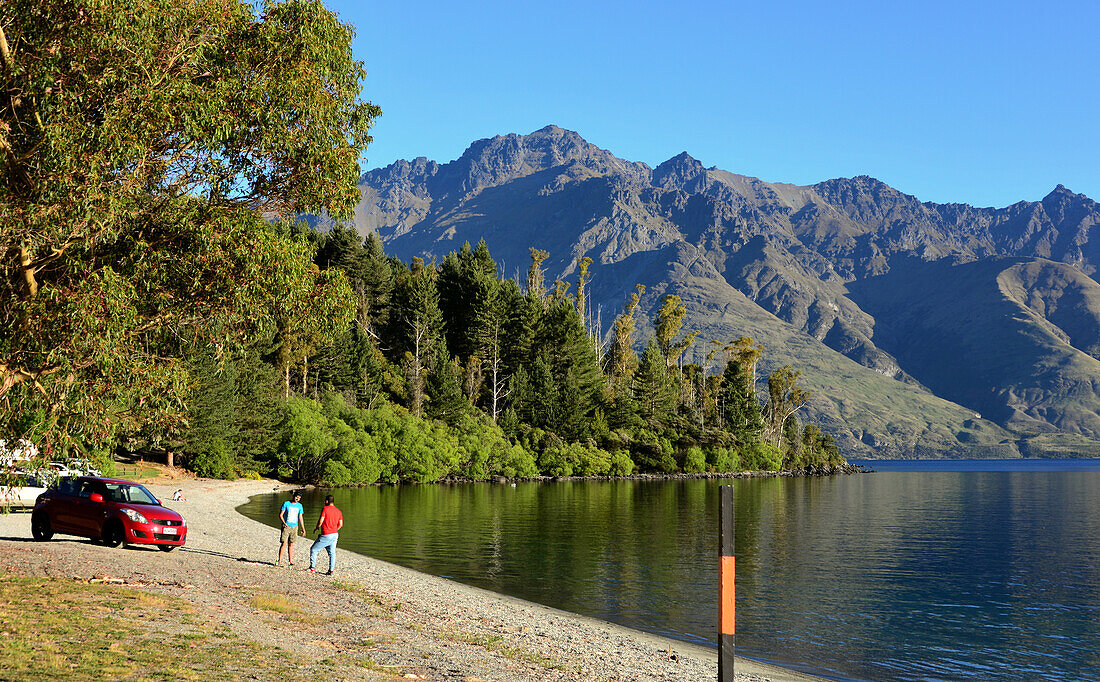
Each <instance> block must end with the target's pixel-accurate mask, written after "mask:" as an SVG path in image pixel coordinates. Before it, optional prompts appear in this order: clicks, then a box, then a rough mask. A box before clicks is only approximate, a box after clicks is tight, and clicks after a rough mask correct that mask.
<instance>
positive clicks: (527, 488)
mask: <svg viewBox="0 0 1100 682" xmlns="http://www.w3.org/2000/svg"><path fill="white" fill-rule="evenodd" d="M724 483H731V484H732V485H734V486H735V491H736V492H735V494H736V509H737V520H736V545H737V581H738V585H737V595H738V614H737V642H738V647H739V649H740V650H741V651H742V652H745V653H748V654H750V655H754V656H755V657H757V658H762V659H765V660H772V661H776V662H780V663H783V664H786V665H790V666H793V667H797V668H801V669H804V670H809V671H813V672H816V673H818V674H827V675H830V676H834V677H837V678H862V679H874V680H887V679H892V680H925V679H967V678H969V679H1004V680H1009V679H1019V678H1021V677H1030V678H1033V679H1050V680H1070V679H1100V660H1098V658H1097V654H1096V653H1095V652H1094V651H1093V650H1092V648H1093V645H1094V644H1095V642H1096V641H1098V635H1100V628H1098V626H1097V616H1098V615H1100V613H1098V610H1100V593H1098V592H1100V588H1098V585H1100V505H1098V504H1097V503H1098V502H1100V473H1098V472H1073V473H1067V472H1011V471H1000V472H885V473H877V474H872V475H863V476H849V477H836V478H828V479H762V480H737V481H725V482H724ZM718 485H719V482H715V481H668V482H636V481H610V482H583V483H582V482H561V483H550V484H534V483H520V484H517V485H516V486H515V487H512V486H509V485H493V484H469V485H451V486H447V485H434V486H399V487H386V488H364V489H352V490H339V491H337V493H336V494H337V496H338V501H337V503H338V505H339V506H341V508H342V509H343V510H344V514H345V518H346V519H347V521H346V526H345V530H344V531H343V532H341V541H340V546H341V547H342V548H344V549H349V550H353V551H359V552H362V553H365V554H369V555H371V556H375V557H378V558H381V559H386V560H388V561H393V562H395V563H400V564H403V565H406V566H410V567H412V568H416V569H418V570H422V571H426V572H430V573H435V574H438V575H444V576H448V577H452V578H454V579H456V580H460V581H462V582H467V583H470V584H475V585H478V586H480V587H485V588H488V589H491V590H496V591H499V592H504V593H507V594H512V595H515V596H518V597H522V598H524V599H529V600H532V601H537V602H541V603H544V604H549V605H551V606H555V607H558V608H563V609H566V610H570V611H575V612H578V613H584V614H587V615H592V616H596V617H599V618H605V619H607V620H611V621H614V622H617V623H621V624H623V625H627V626H630V627H635V628H639V629H642V630H647V631H650V632H655V633H659V634H664V635H668V636H672V637H677V638H680V639H686V640H690V641H694V642H698V643H703V644H711V643H712V642H713V640H714V637H715V623H716V622H717V604H716V600H715V593H716V589H717V588H716V586H717V559H716V555H717V527H718V519H717V513H718ZM325 492H326V491H314V492H313V493H310V494H307V499H305V500H303V502H304V503H305V505H306V509H307V510H309V512H308V515H309V516H310V517H312V516H313V515H314V514H315V513H316V512H317V511H318V510H319V509H320V506H321V499H322V496H323V495H324V494H325ZM281 501H282V500H281V499H277V498H276V497H275V496H260V497H257V498H255V499H254V500H252V501H251V502H250V503H249V504H248V505H245V506H244V507H242V512H244V513H245V514H247V515H248V516H251V517H253V518H258V519H260V520H263V521H265V522H268V523H271V524H272V525H274V524H275V523H276V521H275V520H276V519H277V512H278V506H279V505H280V504H281Z"/></svg>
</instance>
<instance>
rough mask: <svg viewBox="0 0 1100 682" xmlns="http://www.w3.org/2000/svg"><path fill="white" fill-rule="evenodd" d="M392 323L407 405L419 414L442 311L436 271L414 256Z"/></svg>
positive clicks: (439, 334) (440, 340)
mask: <svg viewBox="0 0 1100 682" xmlns="http://www.w3.org/2000/svg"><path fill="white" fill-rule="evenodd" d="M396 298H397V308H396V310H397V311H400V312H398V313H395V317H396V318H400V319H399V321H398V320H395V323H394V325H393V326H394V327H395V328H396V329H397V330H399V332H400V336H399V337H398V338H396V339H395V342H396V343H395V345H398V347H399V348H400V349H401V350H402V351H403V354H402V366H403V367H404V369H405V379H406V382H407V386H408V395H409V409H410V410H411V411H412V413H413V414H415V415H417V416H420V415H421V414H422V413H423V409H424V397H425V396H424V390H425V380H426V378H427V371H428V366H429V363H430V359H431V358H432V357H433V356H434V355H435V353H436V350H437V345H438V344H442V343H443V314H442V313H441V312H440V310H439V290H438V289H437V287H436V271H435V268H434V267H432V266H428V265H425V264H424V261H423V260H421V259H420V258H414V259H413V264H412V267H411V268H410V269H409V273H408V276H407V278H405V281H404V282H403V283H402V284H401V286H399V288H398V291H397V297H396Z"/></svg>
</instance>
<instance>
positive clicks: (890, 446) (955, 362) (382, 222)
mask: <svg viewBox="0 0 1100 682" xmlns="http://www.w3.org/2000/svg"><path fill="white" fill-rule="evenodd" d="M359 186H360V190H361V193H362V200H361V202H360V204H359V206H358V207H357V209H356V212H355V216H354V218H353V222H354V225H355V227H356V228H357V229H358V231H359V232H360V233H361V234H364V235H365V234H366V233H367V232H369V231H376V232H377V233H378V234H379V235H380V236H381V237H382V238H383V240H384V242H385V243H386V248H387V251H388V252H389V253H391V254H393V255H396V256H398V257H401V258H403V259H409V258H411V257H412V256H422V257H425V258H429V259H430V258H433V257H434V258H436V259H437V260H438V259H441V258H442V256H443V255H445V254H446V253H447V252H449V251H452V250H454V249H457V248H458V247H459V246H460V245H461V244H462V243H463V242H464V241H470V242H471V243H476V242H477V241H478V240H479V239H481V238H484V239H485V240H486V242H487V243H488V245H489V247H490V249H491V251H492V253H493V255H494V257H496V259H497V260H498V262H503V263H504V268H505V271H504V274H505V275H506V276H514V275H518V274H520V273H522V272H523V271H525V270H526V267H527V264H528V262H529V253H528V250H529V248H530V247H538V248H541V249H544V250H547V251H549V252H550V254H551V255H550V258H549V260H548V261H547V262H546V263H545V264H544V266H545V267H546V268H547V270H548V274H549V275H550V276H551V277H557V278H562V279H569V278H571V276H573V275H574V274H575V269H576V264H577V262H578V261H579V260H580V259H581V258H583V257H585V256H588V257H591V258H592V259H593V261H594V265H593V274H594V277H593V280H592V283H591V289H590V292H591V301H592V303H593V319H594V321H595V319H597V318H598V319H599V320H600V321H601V323H602V325H603V326H604V327H606V326H607V325H608V324H609V323H610V321H611V319H612V318H613V316H614V315H615V314H617V313H618V311H619V310H620V308H621V306H622V303H623V301H624V300H625V298H626V296H627V295H628V292H629V291H631V290H632V289H633V286H634V284H635V283H643V284H645V285H646V286H647V287H648V289H647V296H646V299H645V300H644V301H643V306H645V307H647V309H650V310H651V309H652V308H653V307H655V306H656V305H658V303H659V298H660V297H661V296H663V295H664V294H666V293H675V294H678V295H680V296H681V297H682V298H683V299H684V301H685V303H686V304H687V306H688V318H687V320H686V325H685V326H686V328H689V329H700V330H701V331H702V334H701V337H700V338H701V339H706V340H709V339H729V338H731V337H734V338H735V337H737V336H740V335H741V334H749V335H750V336H753V337H754V338H758V339H759V340H761V341H762V342H763V343H764V345H765V346H766V347H767V348H768V354H767V356H766V359H768V361H769V362H770V363H772V364H773V365H776V366H777V365H780V364H786V363H788V362H789V363H791V364H794V365H795V366H796V367H798V368H800V369H802V370H803V376H804V379H805V381H806V382H807V383H808V384H809V386H810V387H811V389H812V390H813V392H814V395H815V398H814V400H813V401H812V404H811V407H812V408H813V412H812V414H811V418H813V419H814V420H815V421H818V422H820V423H822V425H823V426H825V427H826V428H829V429H831V430H833V432H834V433H837V435H838V440H839V441H840V442H841V444H842V446H844V447H845V448H846V449H847V451H848V454H849V455H859V454H866V455H872V456H874V455H888V456H926V455H931V454H936V453H949V454H954V455H959V456H965V455H971V456H983V455H1003V456H1015V455H1016V454H1020V453H1024V454H1036V453H1039V454H1042V453H1044V452H1045V453H1048V454H1066V453H1071V452H1078V451H1080V452H1083V453H1085V454H1087V453H1089V452H1092V450H1091V449H1090V448H1093V447H1098V448H1100V445H1098V444H1100V414H1098V413H1100V285H1098V284H1097V282H1096V279H1095V277H1096V273H1097V271H1098V269H1100V230H1097V229H1094V228H1095V226H1096V225H1097V224H1098V223H1100V205H1098V204H1097V203H1096V202H1095V201H1093V200H1092V199H1090V198H1088V197H1086V196H1084V195H1080V194H1075V193H1073V192H1072V191H1070V190H1068V189H1067V188H1065V187H1063V186H1061V185H1058V186H1057V187H1056V188H1055V189H1054V190H1053V191H1052V192H1051V193H1050V194H1048V195H1047V196H1046V197H1044V198H1043V199H1042V200H1041V201H1038V202H1018V203H1015V204H1013V205H1011V206H1007V207H1004V208H980V207H973V206H969V205H965V204H934V203H930V202H921V201H920V200H919V199H917V198H916V197H913V196H911V195H908V194H905V193H903V192H900V191H898V190H896V189H894V188H892V187H889V186H888V185H886V184H884V183H882V182H880V181H878V180H876V179H874V178H871V177H867V176H859V177H855V178H838V179H833V180H826V181H824V182H820V183H817V184H814V185H809V186H796V185H789V184H782V183H769V182H764V181H762V180H759V179H757V178H753V177H749V176H744V175H738V174H735V173H731V172H728V171H724V170H719V169H716V168H704V167H703V165H702V164H701V163H699V162H698V161H697V160H696V159H694V158H692V157H691V156H690V155H688V154H687V153H686V152H685V153H682V154H680V155H677V156H675V157H673V158H671V159H669V160H668V161H665V162H664V163H662V164H660V165H658V166H657V167H656V168H651V167H649V166H648V165H646V164H644V163H636V162H630V161H625V160H622V159H619V158H617V157H615V156H614V155H613V154H611V153H610V152H608V151H606V150H602V149H599V148H598V147H596V146H594V145H592V144H590V143H588V142H587V141H585V140H584V139H583V138H582V137H581V136H579V135H578V134H577V133H574V132H571V131H567V130H563V129H561V128H557V127H555V126H548V127H546V128H543V129H541V130H538V131H535V132H534V133H531V134H529V135H514V134H513V135H504V136H498V137H494V138H491V139H487V140H479V141H477V142H475V143H473V144H472V145H471V146H470V147H469V149H467V151H466V152H465V153H464V154H463V155H462V156H461V157H460V158H459V159H457V160H455V161H453V162H450V163H446V164H438V163H436V162H434V161H429V160H427V159H424V158H418V159H415V160H413V161H399V162H397V163H394V164H391V165H390V166H387V167H385V168H381V169H376V170H372V171H369V172H367V173H365V174H364V175H363V176H362V178H361V180H360V183H359ZM317 222H319V223H321V224H323V223H324V220H320V221H317ZM705 345H706V344H705V343H703V344H697V345H696V348H695V349H694V351H695V355H694V358H695V359H696V360H700V361H701V360H702V359H703V357H704V356H705ZM769 358H770V359H769Z"/></svg>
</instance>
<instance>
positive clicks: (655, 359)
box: [634, 341, 676, 425]
mask: <svg viewBox="0 0 1100 682" xmlns="http://www.w3.org/2000/svg"><path fill="white" fill-rule="evenodd" d="M634 399H635V400H636V401H637V402H638V409H639V414H640V416H641V418H642V420H643V421H644V422H645V423H647V424H657V425H664V424H667V423H668V422H669V420H670V419H671V417H672V414H673V412H674V411H675V409H676V394H675V391H674V388H673V385H672V381H671V380H670V377H669V373H668V365H667V364H666V363H665V359H664V356H663V355H662V353H661V351H660V349H659V348H658V347H657V343H656V342H655V341H650V342H649V345H648V346H646V349H645V352H644V353H642V358H641V361H640V362H639V363H638V371H637V372H636V373H635V374H634Z"/></svg>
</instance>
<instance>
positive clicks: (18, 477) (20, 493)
mask: <svg viewBox="0 0 1100 682" xmlns="http://www.w3.org/2000/svg"><path fill="white" fill-rule="evenodd" d="M56 480H57V477H56V476H53V475H52V474H50V473H49V472H46V471H41V470H40V471H24V470H21V469H11V470H9V471H6V472H4V475H3V478H2V479H0V507H2V508H4V509H30V508H32V507H34V503H35V500H37V499H38V496H39V495H41V494H42V493H44V492H46V491H47V490H48V489H49V488H50V486H51V485H52V484H53V483H54V482H55V481H56Z"/></svg>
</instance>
